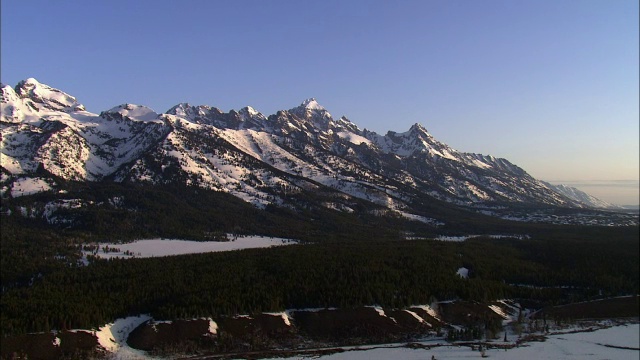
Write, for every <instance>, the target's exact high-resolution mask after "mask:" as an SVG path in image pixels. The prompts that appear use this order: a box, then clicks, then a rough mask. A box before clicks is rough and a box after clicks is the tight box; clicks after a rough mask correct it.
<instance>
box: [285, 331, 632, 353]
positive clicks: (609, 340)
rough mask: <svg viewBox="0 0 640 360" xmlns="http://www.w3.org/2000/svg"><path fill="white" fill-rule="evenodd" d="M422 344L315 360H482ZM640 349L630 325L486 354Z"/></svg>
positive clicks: (451, 348) (458, 349) (455, 348)
mask: <svg viewBox="0 0 640 360" xmlns="http://www.w3.org/2000/svg"><path fill="white" fill-rule="evenodd" d="M422 345H431V346H433V347H432V348H431V349H426V348H425V349H409V348H405V347H400V346H399V345H395V346H394V345H389V346H386V347H385V346H384V345H381V346H378V347H375V348H369V349H363V350H352V351H344V352H341V353H336V354H332V355H326V356H318V357H313V358H314V359H323V360H378V359H379V360H383V359H384V360H386V359H406V360H414V359H415V360H424V359H431V357H432V356H434V357H435V358H436V359H465V358H472V359H473V358H481V354H480V352H479V351H478V350H472V349H471V348H470V347H468V346H436V345H437V344H436V343H433V342H432V343H429V342H425V343H422ZM612 346H614V347H612ZM616 347H617V348H616ZM622 347H624V348H626V349H623V348H622ZM639 348H640V324H627V325H620V326H614V327H611V328H607V329H601V330H597V331H593V332H582V333H575V334H558V335H550V336H549V337H548V339H547V340H546V341H545V342H532V343H527V344H524V345H523V346H520V347H517V348H513V349H509V350H503V349H489V350H486V355H487V356H488V358H490V359H504V360H507V359H523V360H529V359H540V360H543V359H544V360H547V359H549V360H551V359H553V360H573V359H611V360H637V359H638V358H639V357H640V350H639ZM349 350H350V349H349ZM286 359H287V360H293V359H300V357H292V358H286Z"/></svg>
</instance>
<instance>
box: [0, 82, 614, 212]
mask: <svg viewBox="0 0 640 360" xmlns="http://www.w3.org/2000/svg"><path fill="white" fill-rule="evenodd" d="M0 101H1V105H2V109H1V110H2V114H1V115H2V118H1V127H2V159H1V163H0V165H1V168H0V170H1V171H2V177H1V179H0V181H1V186H2V196H3V197H8V196H12V197H17V196H20V195H24V194H29V193H34V192H39V191H55V190H56V189H57V186H58V185H59V183H60V182H62V181H79V182H118V183H124V184H127V183H134V184H146V183H149V184H157V185H162V184H181V185H186V186H195V187H198V188H203V189H211V190H215V191H220V192H226V193H229V194H231V195H234V196H236V197H238V198H240V199H242V200H244V201H245V202H249V203H251V204H253V205H254V206H255V207H258V208H264V207H266V206H268V205H275V206H281V207H305V206H321V207H325V208H329V209H334V210H338V211H341V212H353V211H354V208H355V206H356V205H355V203H356V202H358V203H361V201H364V202H366V203H368V204H370V205H371V209H372V210H371V211H378V212H382V213H387V214H395V215H396V216H401V217H406V218H409V219H413V220H418V221H423V222H429V221H435V220H433V219H430V218H427V217H425V216H423V215H424V214H425V211H424V204H426V203H429V202H431V201H438V202H446V203H449V204H453V205H455V206H460V207H464V208H471V209H483V208H496V207H504V206H512V205H513V206H518V205H527V206H529V205H533V206H558V207H570V208H588V207H609V206H610V204H606V203H605V202H602V201H600V200H598V199H595V198H593V197H590V196H589V195H587V194H584V193H582V192H580V191H579V190H577V189H575V188H568V187H563V186H554V185H551V184H548V183H545V182H543V181H540V180H537V179H535V178H533V177H532V176H531V175H529V174H528V173H527V172H526V171H524V170H523V169H521V168H520V167H518V166H516V165H514V164H512V163H511V162H509V161H508V160H506V159H502V158H495V157H493V156H488V155H481V154H475V153H466V152H460V151H457V150H455V149H453V148H451V147H449V146H448V145H446V144H444V143H442V142H439V141H437V140H436V139H434V137H433V136H431V134H429V132H428V131H427V129H426V128H425V127H424V126H422V125H420V124H417V123H416V124H415V125H413V126H411V128H410V129H409V130H408V131H406V132H402V133H399V132H393V131H389V132H387V133H386V134H384V135H380V134H377V133H375V132H373V131H369V130H367V129H360V128H359V127H358V126H357V125H356V124H355V123H353V122H351V121H350V120H349V119H347V118H346V117H340V118H338V119H335V118H334V117H333V116H332V115H331V114H330V113H329V112H328V111H327V110H326V109H325V108H324V107H323V106H321V105H320V104H319V103H318V102H317V101H316V100H315V99H313V98H310V99H307V100H305V101H304V102H303V103H302V104H301V105H299V106H297V107H294V108H291V109H289V110H281V111H278V112H277V113H276V114H272V115H268V116H266V115H264V114H262V113H260V112H258V111H257V110H255V109H253V108H251V107H244V108H242V109H240V110H237V111H236V110H231V111H229V112H224V111H222V110H220V109H218V108H216V107H212V106H207V105H197V106H194V105H191V104H188V103H180V104H178V105H175V106H173V107H172V108H170V109H169V110H167V111H166V112H165V113H156V112H155V111H153V110H151V109H149V108H147V107H145V106H141V105H134V104H123V105H119V106H115V107H113V108H111V109H109V110H106V111H103V112H101V113H99V114H95V113H91V112H89V111H87V110H86V109H85V107H84V106H83V105H82V104H81V103H79V102H78V101H77V99H76V98H75V97H74V96H71V95H69V94H67V93H65V92H63V91H61V90H58V89H55V88H53V87H51V86H48V85H45V84H42V83H40V82H38V81H37V80H35V79H33V78H30V79H27V80H24V81H21V82H20V83H18V85H17V86H15V87H11V86H8V85H2V97H1V99H0ZM300 193H307V194H314V195H315V196H316V197H315V199H317V200H315V203H314V204H302V205H301V204H294V203H292V202H291V201H290V200H289V199H290V198H291V195H294V194H300Z"/></svg>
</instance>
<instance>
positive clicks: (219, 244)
mask: <svg viewBox="0 0 640 360" xmlns="http://www.w3.org/2000/svg"><path fill="white" fill-rule="evenodd" d="M229 239H230V241H189V240H175V239H172V240H169V239H166V240H165V239H147V240H137V241H134V242H131V243H124V244H117V243H102V244H97V245H99V246H100V248H99V250H98V251H97V252H95V253H93V255H95V256H98V257H99V258H102V259H108V258H133V257H136V258H147V257H158V256H173V255H185V254H198V253H207V252H219V251H232V250H242V249H253V248H266V247H272V246H283V245H293V244H297V243H298V241H297V240H292V239H283V238H274V237H264V236H239V237H237V238H234V237H231V236H230V237H229ZM105 247H108V248H112V249H113V248H117V249H118V251H116V252H112V251H108V252H105V251H104V250H103V249H105ZM83 253H84V256H85V257H86V256H87V255H91V254H92V253H91V252H90V251H83Z"/></svg>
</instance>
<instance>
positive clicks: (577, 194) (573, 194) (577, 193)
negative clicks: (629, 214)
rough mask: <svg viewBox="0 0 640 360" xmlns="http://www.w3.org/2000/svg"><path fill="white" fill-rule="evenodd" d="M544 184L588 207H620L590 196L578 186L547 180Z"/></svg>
mask: <svg viewBox="0 0 640 360" xmlns="http://www.w3.org/2000/svg"><path fill="white" fill-rule="evenodd" d="M545 184H546V185H547V186H549V187H550V188H552V189H553V190H555V191H557V192H559V193H560V194H562V195H564V196H566V197H568V198H570V199H573V200H575V201H578V202H581V203H584V204H587V205H588V206H590V207H593V208H600V209H620V207H619V206H616V205H613V204H611V203H608V202H606V201H604V200H600V199H598V198H597V197H595V196H591V195H589V194H587V193H586V192H584V191H582V190H580V189H578V188H575V187H573V186H569V185H564V184H558V185H552V184H549V183H547V182H545Z"/></svg>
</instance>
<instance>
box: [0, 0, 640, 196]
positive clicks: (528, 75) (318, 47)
mask: <svg viewBox="0 0 640 360" xmlns="http://www.w3.org/2000/svg"><path fill="white" fill-rule="evenodd" d="M638 3H639V2H638V1H637V0H595V1H593V0H503V1H494V0H482V1H474V0H462V1H457V0H439V1H432V0H416V1H388V0H380V1H374V0H363V1H355V0H339V1H331V0H322V1H304V0H303V1H279V0H268V1H262V0H261V1H242V0H239V1H223V0H218V1H216V0H204V1H192V0H185V1H174V0H170V1H169V0H166V1H165V0H155V1H130V0H129V1H35V0H30V1H21V0H3V1H2V5H1V6H2V13H1V15H2V22H1V26H2V28H1V37H2V38H1V45H2V53H1V56H2V58H1V60H2V73H1V74H2V82H3V83H5V84H11V85H15V84H16V83H17V82H18V81H20V80H22V79H25V78H28V77H35V78H36V79H38V80H39V81H41V82H43V83H46V84H49V85H51V86H53V87H56V88H59V89H62V90H64V91H66V92H68V93H70V94H71V95H74V96H76V97H77V98H78V100H79V101H80V102H81V103H84V104H85V106H86V107H87V109H88V110H89V111H92V112H100V111H102V110H106V109H109V108H111V107H112V106H115V105H118V104H121V103H125V102H129V103H137V104H141V105H146V106H149V107H151V108H152V109H154V110H156V111H158V112H163V111H166V110H167V109H169V108H170V107H171V106H173V105H175V104H177V103H179V102H190V103H192V104H194V105H200V104H206V105H212V106H216V107H219V108H221V109H222V110H225V111H228V110H230V109H239V108H241V107H243V106H246V105H251V106H253V107H254V108H256V109H257V110H259V111H261V112H263V113H264V114H265V115H269V114H272V113H275V111H277V110H279V109H289V108H292V107H294V106H297V105H299V104H300V103H301V102H302V101H303V100H304V99H305V98H308V97H315V98H317V99H318V101H319V102H320V103H321V104H322V105H323V106H325V107H326V108H327V109H328V110H329V111H330V112H331V113H332V114H333V116H334V117H335V118H337V117H340V116H342V115H346V116H347V117H348V118H349V119H351V120H352V121H353V122H354V123H356V124H357V125H359V126H360V127H361V128H368V129H370V130H374V131H376V132H378V133H382V134H384V133H386V131H387V130H393V131H406V130H407V129H408V128H409V127H410V126H411V125H412V124H414V123H416V122H418V123H421V124H423V125H424V126H425V127H426V128H427V129H428V130H429V132H430V133H431V134H432V135H433V136H434V137H435V138H436V139H438V140H440V141H443V142H445V143H447V144H449V145H450V146H452V147H454V148H456V149H458V150H461V151H467V152H477V153H483V154H491V155H494V156H497V157H504V158H507V159H508V160H510V161H512V162H514V163H515V164H517V165H519V166H521V167H522V168H524V169H525V170H526V171H528V172H529V173H530V174H532V175H533V176H535V177H537V178H540V179H544V180H567V181H569V180H571V181H586V180H638V177H639V162H640V160H639V157H638V153H639V151H640V149H639V145H638V143H639V122H640V120H639V119H640V115H639V103H638V98H639V77H640V75H639V71H638V69H639V57H638V53H639V50H638V43H639V41H640V40H639V36H638V33H639V30H638V29H639V24H638V12H639V8H638ZM632 190H635V195H634V196H635V197H634V196H632V197H631V198H629V201H626V200H624V201H623V200H620V201H616V202H623V203H636V204H637V203H638V195H637V194H638V191H637V188H636V189H633V188H632ZM605 200H607V199H606V198H605Z"/></svg>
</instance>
